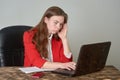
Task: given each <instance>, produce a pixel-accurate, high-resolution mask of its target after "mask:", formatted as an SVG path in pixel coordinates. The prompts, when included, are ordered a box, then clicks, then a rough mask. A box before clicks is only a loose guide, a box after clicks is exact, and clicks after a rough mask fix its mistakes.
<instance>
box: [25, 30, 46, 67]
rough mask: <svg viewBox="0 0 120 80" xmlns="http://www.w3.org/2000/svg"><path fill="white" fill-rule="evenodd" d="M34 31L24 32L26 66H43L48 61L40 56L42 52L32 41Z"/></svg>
mask: <svg viewBox="0 0 120 80" xmlns="http://www.w3.org/2000/svg"><path fill="white" fill-rule="evenodd" d="M33 35H34V32H27V31H26V32H24V36H23V42H24V49H25V58H24V66H37V67H42V66H43V64H44V63H45V62H46V60H45V59H43V58H42V57H41V56H40V53H39V52H38V51H37V50H36V47H35V45H34V44H33V43H32V38H33Z"/></svg>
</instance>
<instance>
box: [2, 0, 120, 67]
mask: <svg viewBox="0 0 120 80" xmlns="http://www.w3.org/2000/svg"><path fill="white" fill-rule="evenodd" d="M50 6H59V7H61V8H63V9H64V10H65V11H66V12H67V13H68V15H69V21H68V26H69V32H68V37H69V40H70V46H71V50H72V52H73V55H74V61H76V60H77V56H78V52H79V49H80V46H81V45H83V44H87V43H94V42H102V41H111V42H112V45H111V49H110V52H109V55H108V59H107V63H106V64H107V65H114V66H115V67H117V68H118V69H120V63H119V61H120V49H119V48H120V0H0V29H1V28H3V27H6V26H10V25H32V26H34V25H36V24H37V23H38V22H39V21H40V19H41V16H42V15H43V13H44V11H45V10H46V9H47V8H48V7H50Z"/></svg>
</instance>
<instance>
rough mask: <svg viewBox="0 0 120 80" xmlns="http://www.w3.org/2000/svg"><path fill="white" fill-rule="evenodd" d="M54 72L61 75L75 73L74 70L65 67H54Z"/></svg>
mask: <svg viewBox="0 0 120 80" xmlns="http://www.w3.org/2000/svg"><path fill="white" fill-rule="evenodd" d="M53 72H54V73H59V74H63V75H72V74H74V73H75V70H67V69H60V68H59V69H56V70H54V71H53Z"/></svg>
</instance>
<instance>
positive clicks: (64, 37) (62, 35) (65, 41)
mask: <svg viewBox="0 0 120 80" xmlns="http://www.w3.org/2000/svg"><path fill="white" fill-rule="evenodd" d="M58 35H59V37H60V38H61V40H62V43H63V48H64V55H65V56H66V57H67V58H71V55H72V53H71V50H70V46H69V43H68V39H67V24H64V26H63V29H62V30H61V32H59V33H58Z"/></svg>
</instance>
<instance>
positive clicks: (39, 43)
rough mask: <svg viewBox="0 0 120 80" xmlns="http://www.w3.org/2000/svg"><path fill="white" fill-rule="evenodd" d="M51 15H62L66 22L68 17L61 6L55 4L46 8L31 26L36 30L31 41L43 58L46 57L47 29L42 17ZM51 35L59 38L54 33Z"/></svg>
mask: <svg viewBox="0 0 120 80" xmlns="http://www.w3.org/2000/svg"><path fill="white" fill-rule="evenodd" d="M52 16H63V17H64V23H67V19H68V16H67V14H66V13H65V12H64V11H63V10H62V9H61V8H59V7H57V6H52V7H50V8H48V9H47V10H46V12H45V13H44V15H43V17H42V19H41V21H40V22H39V23H38V24H37V25H36V26H35V28H33V29H37V32H36V33H35V35H34V37H33V43H34V44H35V45H36V48H37V50H38V51H39V52H40V55H41V56H42V57H44V58H47V57H48V50H47V44H48V29H47V26H46V23H45V22H44V18H45V17H47V18H50V17H52ZM53 37H54V38H55V39H57V40H59V39H60V38H59V36H58V35H57V34H54V35H53Z"/></svg>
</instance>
